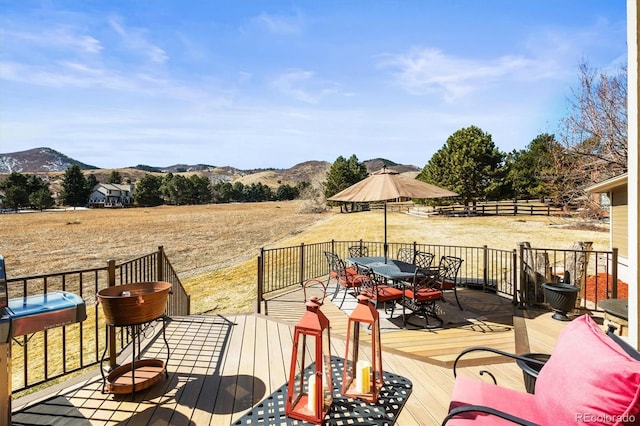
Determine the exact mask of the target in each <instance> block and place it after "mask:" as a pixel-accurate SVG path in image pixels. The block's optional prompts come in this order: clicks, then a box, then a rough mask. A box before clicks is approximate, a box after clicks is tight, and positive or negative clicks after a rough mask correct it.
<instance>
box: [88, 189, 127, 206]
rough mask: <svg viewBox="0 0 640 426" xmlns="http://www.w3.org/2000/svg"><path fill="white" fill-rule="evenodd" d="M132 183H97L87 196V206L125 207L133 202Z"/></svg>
mask: <svg viewBox="0 0 640 426" xmlns="http://www.w3.org/2000/svg"><path fill="white" fill-rule="evenodd" d="M132 189H133V188H132V185H121V184H115V183H99V184H97V185H96V186H94V187H93V190H92V191H91V195H90V196H89V207H95V208H101V207H127V206H129V205H130V204H131V203H133V194H132Z"/></svg>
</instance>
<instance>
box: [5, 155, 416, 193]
mask: <svg viewBox="0 0 640 426" xmlns="http://www.w3.org/2000/svg"><path fill="white" fill-rule="evenodd" d="M363 163H364V165H365V166H366V167H367V170H368V171H369V173H371V172H375V171H377V170H380V169H381V168H382V167H383V166H386V167H388V168H390V169H393V170H395V171H397V172H400V173H405V172H416V173H417V172H418V171H419V170H420V169H418V168H417V167H416V166H412V165H402V164H397V163H394V162H393V161H389V160H385V159H382V158H375V159H372V160H367V161H363ZM74 164H76V165H78V166H79V167H80V169H82V170H86V171H89V172H90V173H92V174H94V175H95V176H96V178H97V179H98V181H99V182H106V181H107V179H108V178H109V175H110V174H111V171H112V170H118V172H119V173H120V175H121V176H122V177H123V179H124V180H130V181H132V182H135V181H137V180H138V179H140V178H141V177H142V176H144V174H145V173H157V174H163V173H169V172H170V173H174V174H176V173H180V174H185V175H191V174H199V175H203V176H207V177H208V178H209V179H210V180H211V181H212V182H232V183H235V182H241V183H242V184H244V185H251V184H252V183H258V182H260V183H262V184H264V185H269V186H272V187H277V186H279V185H283V184H288V185H291V186H295V185H297V184H298V183H300V182H314V181H324V179H325V177H326V175H327V172H328V171H329V168H330V167H331V163H329V162H327V161H314V160H311V161H305V162H303V163H299V164H296V165H295V166H293V167H291V168H289V169H251V170H241V169H236V168H234V167H230V166H225V167H215V166H211V165H208V164H195V165H188V164H176V165H173V166H167V167H157V166H149V165H143V164H139V165H137V166H134V167H127V168H121V169H99V168H97V167H95V166H91V165H88V164H85V163H82V162H80V161H77V160H74V159H72V158H69V157H67V156H66V155H64V154H62V153H60V152H58V151H55V150H53V149H51V148H34V149H30V150H27V151H20V152H13V153H8V154H0V174H2V173H6V174H8V173H12V172H18V173H32V174H48V175H49V176H50V181H52V182H53V181H55V180H57V178H58V177H59V176H55V175H62V174H63V173H64V172H65V171H66V170H67V168H69V166H71V165H74Z"/></svg>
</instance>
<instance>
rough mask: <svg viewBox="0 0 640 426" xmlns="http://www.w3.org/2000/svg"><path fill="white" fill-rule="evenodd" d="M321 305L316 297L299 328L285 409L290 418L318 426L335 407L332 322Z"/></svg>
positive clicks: (312, 299)
mask: <svg viewBox="0 0 640 426" xmlns="http://www.w3.org/2000/svg"><path fill="white" fill-rule="evenodd" d="M321 305H322V301H321V300H319V299H318V298H317V297H312V298H311V299H310V300H309V301H308V302H306V307H307V310H306V312H305V313H304V315H303V316H302V318H301V319H300V321H299V322H298V324H296V326H295V329H294V335H293V352H292V354H291V369H290V370H289V384H288V386H287V402H286V407H285V414H286V415H287V416H288V417H291V418H294V419H298V420H303V421H306V422H309V423H314V424H322V423H323V420H324V417H325V416H326V415H327V413H328V412H329V409H330V408H331V405H332V404H333V378H332V375H331V346H330V340H329V337H330V336H329V320H328V319H327V317H326V316H325V315H324V314H323V313H322V312H321V311H320V309H319V308H320V306H321ZM307 357H308V358H309V359H307ZM308 363H309V364H310V367H309V368H306V366H307V364H308Z"/></svg>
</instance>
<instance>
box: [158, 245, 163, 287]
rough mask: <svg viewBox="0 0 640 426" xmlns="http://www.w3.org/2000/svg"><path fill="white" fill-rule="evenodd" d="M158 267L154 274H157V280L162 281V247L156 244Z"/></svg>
mask: <svg viewBox="0 0 640 426" xmlns="http://www.w3.org/2000/svg"><path fill="white" fill-rule="evenodd" d="M156 268H157V269H158V270H157V271H156V274H157V275H158V281H164V247H163V246H158V264H157V266H156Z"/></svg>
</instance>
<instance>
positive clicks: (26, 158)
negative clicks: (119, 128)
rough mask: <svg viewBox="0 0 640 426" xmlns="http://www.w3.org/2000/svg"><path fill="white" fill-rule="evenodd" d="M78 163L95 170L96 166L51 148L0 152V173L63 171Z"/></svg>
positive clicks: (87, 168) (82, 167) (82, 166)
mask: <svg viewBox="0 0 640 426" xmlns="http://www.w3.org/2000/svg"><path fill="white" fill-rule="evenodd" d="M73 165H78V166H79V167H80V168H81V169H82V170H96V169H97V167H96V166H91V165H89V164H85V163H81V162H80V161H77V160H74V159H72V158H69V157H67V156H66V155H64V154H62V153H60V152H58V151H56V150H54V149H51V148H33V149H29V150H27V151H20V152H11V153H8V154H0V173H13V172H18V173H42V172H63V171H65V170H67V169H68V168H69V167H70V166H73Z"/></svg>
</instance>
